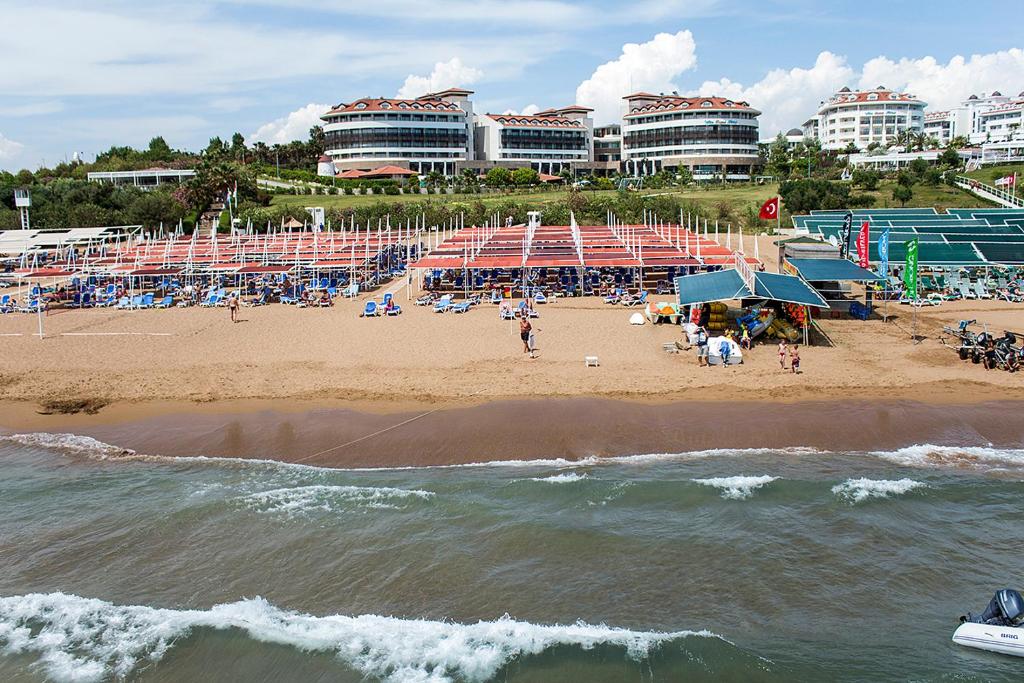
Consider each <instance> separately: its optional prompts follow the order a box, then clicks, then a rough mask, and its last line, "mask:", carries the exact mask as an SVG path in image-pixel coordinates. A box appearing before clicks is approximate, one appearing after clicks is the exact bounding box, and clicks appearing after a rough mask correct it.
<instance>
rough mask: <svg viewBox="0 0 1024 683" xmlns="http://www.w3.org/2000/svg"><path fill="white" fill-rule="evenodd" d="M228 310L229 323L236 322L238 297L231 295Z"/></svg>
mask: <svg viewBox="0 0 1024 683" xmlns="http://www.w3.org/2000/svg"><path fill="white" fill-rule="evenodd" d="M228 310H229V311H231V322H233V323H237V322H238V295H237V294H232V295H231V296H230V297H229V298H228Z"/></svg>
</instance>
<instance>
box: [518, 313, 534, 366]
mask: <svg viewBox="0 0 1024 683" xmlns="http://www.w3.org/2000/svg"><path fill="white" fill-rule="evenodd" d="M532 332H533V325H531V324H530V316H528V315H527V314H526V311H523V317H522V319H521V320H520V321H519V338H520V339H522V340H523V353H528V354H530V357H531V358H533V352H532V351H531V350H530V335H531V334H532Z"/></svg>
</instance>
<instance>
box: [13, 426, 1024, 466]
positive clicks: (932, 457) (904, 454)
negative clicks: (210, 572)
mask: <svg viewBox="0 0 1024 683" xmlns="http://www.w3.org/2000/svg"><path fill="white" fill-rule="evenodd" d="M4 441H6V442H9V443H18V444H22V445H25V446H37V447H42V448H52V449H55V450H62V451H64V452H68V453H73V454H75V455H84V456H87V457H93V458H97V459H101V460H106V459H112V458H117V459H121V460H136V461H139V460H141V461H147V462H161V463H176V464H180V463H192V464H200V465H214V466H242V467H264V468H273V469H290V470H295V471H316V472H323V471H325V470H329V471H339V472H391V471H408V470H443V469H460V468H513V469H516V468H518V469H526V468H548V469H571V468H578V467H599V466H602V465H605V466H607V465H629V464H634V465H646V464H655V463H659V462H671V461H688V460H701V459H706V458H719V457H720V458H729V457H739V458H742V457H749V456H769V455H778V456H828V455H843V454H848V453H849V451H846V452H839V451H830V450H823V449H819V448H814V447H810V446H791V447H784V448H710V449H704V450H696V451H680V452H677V453H638V454H633V455H611V456H596V455H590V456H586V457H583V458H579V459H577V460H571V459H568V458H536V459H532V460H522V459H520V460H485V461H479V462H468V463H459V464H451V465H399V466H382V467H326V466H318V465H309V464H304V463H290V462H285V461H281V460H271V459H266V458H229V457H218V456H204V455H194V456H165V455H146V454H141V453H136V452H135V451H132V450H131V449H127V448H123V447H120V446H115V445H111V444H107V443H103V442H102V441H98V440H96V439H93V438H92V437H88V436H79V435H76V434H49V433H45V432H39V433H29V434H13V435H6V436H0V442H4ZM867 454H868V455H870V456H873V457H877V458H881V459H884V460H888V461H890V462H894V463H897V464H900V465H906V466H910V467H987V466H989V465H991V464H992V463H998V464H1001V465H1016V466H1018V467H1022V468H1024V449H1020V448H996V447H994V446H991V445H989V446H936V445H932V444H920V445H914V446H907V447H904V448H899V449H896V450H891V451H869V452H867Z"/></svg>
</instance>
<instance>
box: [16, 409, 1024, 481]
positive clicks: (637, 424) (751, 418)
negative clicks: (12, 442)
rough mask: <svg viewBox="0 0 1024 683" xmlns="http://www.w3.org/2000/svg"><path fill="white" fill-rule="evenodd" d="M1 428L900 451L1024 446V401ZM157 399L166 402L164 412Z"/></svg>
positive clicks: (40, 422) (599, 452) (195, 415)
mask: <svg viewBox="0 0 1024 683" xmlns="http://www.w3.org/2000/svg"><path fill="white" fill-rule="evenodd" d="M0 407H2V408H3V409H4V413H3V414H4V417H3V418H2V420H0V430H2V431H3V433H7V434H9V433H16V432H46V433H73V434H76V435H79V436H88V437H91V438H94V439H97V440H99V441H101V442H104V443H108V444H111V445H114V446H117V447H120V448H125V449H130V450H132V451H135V452H136V453H139V454H143V455H154V456H156V455H159V456H170V457H181V456H186V457H188V456H207V457H227V458H244V459H260V460H275V461H279V462H291V463H304V464H307V465H313V466H321V467H406V466H428V465H457V464H467V463H479V462H492V461H515V460H535V459H555V458H562V459H565V460H582V459H584V458H588V457H615V456H626V455H637V454H647V453H681V452H689V451H703V450H710V449H746V448H772V449H776V448H777V449H782V448H791V447H808V448H815V449H820V450H826V451H844V450H865V451H874V450H894V449H898V448H903V447H907V446H912V445H919V444H926V443H928V444H935V445H962V446H969V445H970V446H987V445H989V444H993V445H995V446H999V447H1010V448H1024V422H1022V421H1020V420H1013V419H1007V416H1008V415H1019V414H1020V412H1021V409H1022V408H1024V401H1019V400H1018V401H1007V400H984V399H982V398H979V400H975V401H963V402H958V403H955V402H950V401H941V402H931V401H907V400H896V399H892V398H889V399H885V400H863V399H858V398H851V397H848V396H847V397H842V398H839V397H835V398H832V399H826V400H820V399H819V400H814V401H790V402H766V401H762V402H754V401H697V400H689V401H673V402H663V401H662V402H654V401H622V400H611V399H605V398H548V399H544V400H529V399H526V400H524V399H515V400H496V401H485V402H479V403H476V404H474V405H452V404H444V405H436V404H435V405H424V404H416V405H410V404H368V403H352V402H346V403H344V404H336V405H328V404H325V403H322V402H321V403H313V404H309V403H305V402H296V401H287V402H281V401H246V402H216V403H206V404H188V403H178V404H174V405H172V404H169V403H167V402H163V403H159V404H148V405H138V404H133V405H127V406H125V405H120V404H115V405H114V406H111V407H109V408H108V409H105V410H103V411H101V412H100V413H99V414H97V415H72V416H63V415H52V416H44V415H37V414H34V413H31V412H30V409H29V407H28V406H27V405H26V404H22V405H21V406H20V410H14V411H12V410H10V408H12V405H11V403H10V402H7V403H2V404H0ZM155 409H159V411H157V410H155Z"/></svg>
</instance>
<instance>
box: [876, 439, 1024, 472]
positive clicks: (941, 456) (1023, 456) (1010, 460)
mask: <svg viewBox="0 0 1024 683" xmlns="http://www.w3.org/2000/svg"><path fill="white" fill-rule="evenodd" d="M871 455H873V456H875V457H878V458H882V459H883V460H889V461H890V462H894V463H897V464H899V465H907V466H909V467H987V466H990V465H992V464H998V465H1004V466H1005V465H1016V466H1018V467H1024V449H1021V448H993V447H991V446H934V445H932V444H920V445H915V446H907V447H906V448H899V449H897V450H895V451H874V452H873V453H871Z"/></svg>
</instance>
